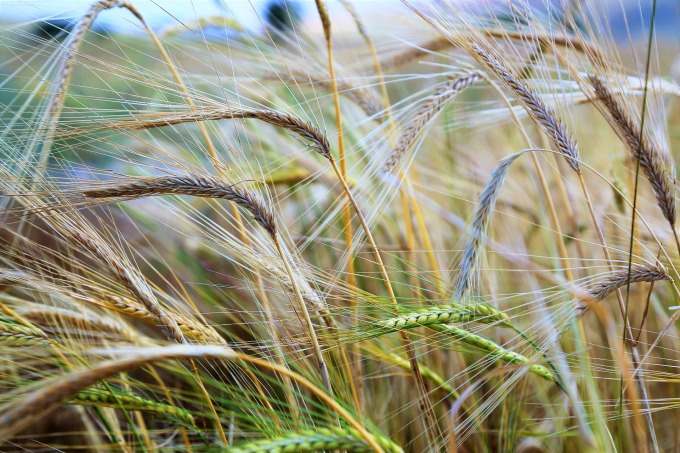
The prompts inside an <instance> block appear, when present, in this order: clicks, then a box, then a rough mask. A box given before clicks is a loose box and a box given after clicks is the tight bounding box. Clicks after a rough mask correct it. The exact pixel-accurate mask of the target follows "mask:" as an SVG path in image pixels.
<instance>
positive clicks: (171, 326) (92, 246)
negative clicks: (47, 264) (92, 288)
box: [70, 230, 185, 343]
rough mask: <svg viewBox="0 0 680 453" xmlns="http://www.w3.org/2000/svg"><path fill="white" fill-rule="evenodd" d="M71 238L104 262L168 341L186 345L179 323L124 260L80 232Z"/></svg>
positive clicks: (75, 231)
mask: <svg viewBox="0 0 680 453" xmlns="http://www.w3.org/2000/svg"><path fill="white" fill-rule="evenodd" d="M70 234H71V236H72V237H73V238H74V239H75V240H76V241H77V242H78V243H79V244H81V245H82V246H84V247H85V248H86V249H87V250H89V251H90V252H92V254H94V255H95V256H96V257H98V258H99V259H100V260H102V261H103V262H104V263H105V264H106V266H107V267H108V269H109V271H110V272H111V273H113V274H114V275H115V276H116V277H117V278H118V280H119V281H120V282H121V283H122V284H123V286H125V288H126V289H127V290H128V291H130V293H131V294H132V295H133V296H135V298H136V299H137V301H139V302H140V303H141V304H142V305H143V306H144V308H146V310H147V311H148V312H149V313H150V314H151V316H153V318H154V321H156V323H157V325H159V326H160V327H161V329H162V330H163V332H164V333H165V335H166V337H168V339H171V340H174V341H176V342H178V343H184V342H185V339H184V335H183V334H182V331H181V330H180V328H179V326H178V325H177V321H176V320H175V319H174V318H172V317H171V316H169V315H168V314H166V313H165V311H164V310H163V308H162V307H161V305H160V303H159V302H158V300H156V297H155V296H154V294H153V290H152V289H151V287H149V285H148V283H147V282H146V280H145V279H144V278H143V277H142V276H140V275H138V274H137V272H136V271H135V270H134V269H133V268H132V266H131V265H129V264H128V263H127V262H125V261H124V260H121V259H120V258H118V257H117V256H116V254H115V253H114V252H113V250H111V249H110V248H109V247H108V246H107V245H106V244H104V243H102V242H100V241H95V240H94V239H93V238H92V237H90V236H87V235H86V234H85V233H84V232H82V231H80V230H73V231H71V232H70Z"/></svg>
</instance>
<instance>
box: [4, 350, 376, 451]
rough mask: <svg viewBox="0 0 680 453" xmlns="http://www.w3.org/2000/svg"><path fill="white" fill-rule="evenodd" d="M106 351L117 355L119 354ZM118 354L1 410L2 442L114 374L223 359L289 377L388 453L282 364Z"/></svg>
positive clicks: (228, 353)
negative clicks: (157, 365)
mask: <svg viewBox="0 0 680 453" xmlns="http://www.w3.org/2000/svg"><path fill="white" fill-rule="evenodd" d="M102 352H104V353H107V354H114V355H115V354H116V352H115V351H102ZM118 354H120V355H123V356H124V357H123V358H117V359H112V360H108V361H105V362H100V363H98V364H95V365H93V366H91V367H89V368H87V369H84V370H81V371H76V372H72V373H70V374H66V375H64V376H60V377H57V378H54V379H51V380H49V381H45V382H41V383H40V385H39V386H38V387H37V389H36V390H34V391H32V392H31V393H29V394H27V395H26V396H25V397H23V398H20V399H18V400H14V401H12V402H11V403H10V404H8V405H5V406H2V407H0V414H1V415H0V442H1V441H4V440H6V439H7V438H8V437H9V436H11V435H12V434H14V433H16V432H17V431H20V430H21V429H23V428H25V427H26V426H28V425H30V424H31V423H34V422H35V421H36V420H37V419H38V418H40V417H44V416H45V415H46V414H48V413H49V412H51V411H53V410H54V409H55V408H56V407H57V406H58V405H59V404H61V403H62V402H63V401H66V400H68V399H69V398H71V397H72V396H73V395H75V394H76V393H78V392H80V391H81V390H84V389H86V388H88V387H92V386H93V385H94V384H96V383H97V382H99V381H101V380H103V379H106V378H108V377H110V376H112V375H115V374H118V373H121V372H126V371H129V370H132V369H134V368H138V367H140V366H144V365H148V364H151V363H153V362H158V361H164V360H181V359H223V360H228V361H243V362H246V363H251V364H253V365H256V366H259V367H263V368H265V369H269V370H272V371H275V372H277V373H279V374H285V375H287V376H289V377H290V378H291V379H293V380H294V381H296V382H297V383H298V384H300V385H301V386H303V387H305V388H307V389H308V390H310V391H311V392H313V393H314V394H315V395H316V396H317V397H318V398H320V399H321V400H322V401H323V402H325V403H326V404H327V405H328V406H329V407H330V408H331V409H333V410H335V411H336V412H337V413H338V414H339V415H340V416H341V417H342V418H344V419H345V420H346V421H347V422H348V423H349V424H350V426H351V427H352V428H353V429H355V430H356V431H357V432H358V433H359V434H360V435H361V437H362V438H363V439H364V440H365V441H366V443H367V444H369V445H370V446H371V448H372V449H373V451H375V452H378V453H379V452H383V451H384V450H383V449H382V447H380V445H379V444H378V443H377V442H376V441H375V440H374V438H373V436H371V435H370V434H369V433H368V431H366V429H365V428H364V427H363V426H362V425H361V424H360V423H358V422H357V421H356V420H355V419H354V417H352V415H351V414H350V413H349V412H347V410H345V409H344V408H343V407H342V406H340V405H339V404H338V403H337V402H335V400H334V399H333V398H331V397H330V396H329V395H328V394H327V393H325V392H324V391H322V390H320V389H319V388H318V387H317V386H315V385H314V384H313V383H311V382H310V381H309V380H307V379H306V378H304V377H303V376H301V375H299V374H296V373H293V372H291V371H290V370H288V369H286V368H284V367H282V366H280V365H277V364H274V363H270V362H269V361H267V360H262V359H258V358H254V357H250V356H247V355H245V354H240V353H237V352H235V351H233V350H232V349H231V348H228V347H219V346H193V345H187V344H181V345H174V346H165V347H155V348H135V349H132V350H122V351H120V352H118Z"/></svg>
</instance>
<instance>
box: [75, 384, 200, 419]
mask: <svg viewBox="0 0 680 453" xmlns="http://www.w3.org/2000/svg"><path fill="white" fill-rule="evenodd" d="M68 403H69V404H74V405H86V406H97V407H112V408H114V409H119V408H122V409H125V410H128V411H145V412H153V413H156V414H160V415H162V416H164V417H166V418H170V419H171V420H172V419H177V420H179V421H181V422H182V423H184V424H186V425H189V426H195V423H194V417H193V415H191V412H189V411H187V410H186V409H182V408H179V407H177V406H171V405H169V404H162V403H157V402H155V401H151V400H148V399H145V398H142V397H139V396H137V395H128V394H122V393H115V394H114V393H111V392H108V391H106V390H104V389H98V388H96V387H92V388H89V389H87V390H82V391H80V392H78V393H76V394H75V395H73V396H72V397H71V398H70V399H69V400H68Z"/></svg>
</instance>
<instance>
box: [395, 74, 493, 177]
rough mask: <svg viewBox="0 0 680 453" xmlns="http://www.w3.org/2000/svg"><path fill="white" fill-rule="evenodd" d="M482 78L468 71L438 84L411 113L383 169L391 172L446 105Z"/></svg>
mask: <svg viewBox="0 0 680 453" xmlns="http://www.w3.org/2000/svg"><path fill="white" fill-rule="evenodd" d="M481 78H482V75H481V73H480V72H479V71H467V72H463V73H461V74H458V75H454V76H451V77H450V80H448V81H446V82H444V83H442V84H440V85H438V86H437V87H436V89H435V91H434V93H433V94H431V95H430V96H428V97H427V98H425V99H424V100H423V101H422V102H421V103H420V105H419V106H418V108H416V110H415V111H414V112H413V114H411V115H409V119H410V121H409V123H408V125H407V126H406V127H405V128H404V129H403V132H402V133H401V136H400V137H399V140H398V141H397V145H396V146H395V147H394V149H393V150H392V152H391V153H390V154H389V156H387V159H386V160H385V164H384V165H383V171H384V172H386V173H388V172H391V171H392V169H394V167H396V166H397V164H398V163H399V161H401V159H402V158H403V157H404V155H405V154H406V153H407V152H408V151H409V150H410V149H411V148H412V147H413V145H414V143H415V142H416V140H417V139H418V138H419V137H421V135H422V133H423V131H424V129H425V127H426V126H427V125H428V124H429V123H430V121H431V120H432V118H434V117H435V116H436V115H437V114H438V113H439V112H440V111H441V110H442V109H443V108H444V106H445V105H446V104H447V103H448V102H449V101H450V100H452V99H453V98H454V97H456V95H457V94H458V93H460V92H461V91H463V90H465V89H466V88H467V87H469V86H470V85H472V84H474V83H475V82H477V81H478V80H480V79H481Z"/></svg>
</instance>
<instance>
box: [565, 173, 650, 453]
mask: <svg viewBox="0 0 680 453" xmlns="http://www.w3.org/2000/svg"><path fill="white" fill-rule="evenodd" d="M578 176H579V182H580V183H581V188H582V189H583V195H584V197H585V199H586V204H587V206H588V211H589V212H590V216H591V218H592V220H593V225H594V226H595V230H596V231H597V236H598V239H599V241H600V246H601V248H602V251H603V252H604V256H605V258H606V259H607V266H609V270H610V271H613V270H614V268H613V266H612V259H611V255H610V254H609V249H608V248H607V243H606V242H605V239H604V234H603V232H602V228H601V227H600V224H599V222H598V221H597V217H595V211H594V208H593V204H592V202H591V200H590V194H589V193H588V188H587V187H586V182H585V180H584V179H583V174H582V173H579V174H578ZM616 298H617V300H618V302H619V309H620V311H621V315H622V316H623V320H624V332H625V336H624V338H623V341H624V343H626V344H627V345H628V347H629V349H630V353H631V357H632V362H633V369H635V370H637V368H638V366H639V363H640V354H639V353H638V350H637V347H636V346H635V344H634V343H633V342H632V340H633V338H635V337H634V336H633V330H632V328H631V327H630V322H629V321H628V313H627V312H626V303H625V301H624V300H623V294H622V293H621V289H620V288H619V289H617V290H616ZM633 374H634V376H633V378H634V379H635V381H636V382H637V384H638V387H639V391H640V396H642V405H643V407H644V412H645V417H646V419H647V425H648V427H649V435H650V436H651V438H652V446H653V447H654V451H655V452H657V453H658V452H659V449H658V442H657V439H656V432H655V431H654V422H653V420H652V412H651V409H650V407H649V396H648V394H647V388H646V387H645V383H644V381H643V380H642V376H641V375H640V374H639V373H633Z"/></svg>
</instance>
